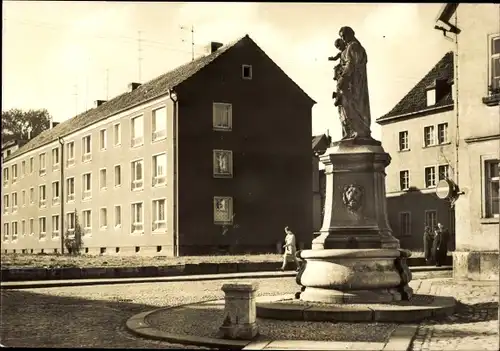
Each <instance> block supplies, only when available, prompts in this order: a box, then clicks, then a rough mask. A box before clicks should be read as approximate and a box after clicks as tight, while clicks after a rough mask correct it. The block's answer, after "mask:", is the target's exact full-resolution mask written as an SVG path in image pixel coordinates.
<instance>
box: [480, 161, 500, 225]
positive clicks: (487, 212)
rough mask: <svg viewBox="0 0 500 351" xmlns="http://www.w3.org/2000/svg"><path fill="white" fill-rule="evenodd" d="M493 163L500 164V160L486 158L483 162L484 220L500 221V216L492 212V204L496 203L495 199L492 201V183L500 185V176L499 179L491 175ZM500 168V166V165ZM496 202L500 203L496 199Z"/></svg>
mask: <svg viewBox="0 0 500 351" xmlns="http://www.w3.org/2000/svg"><path fill="white" fill-rule="evenodd" d="M493 163H499V164H500V160H499V159H497V158H494V157H487V158H486V157H484V158H483V160H482V170H483V176H482V183H483V201H482V202H483V206H482V207H483V218H495V219H498V218H500V214H498V213H493V210H492V203H493V201H495V200H494V199H491V184H492V183H499V182H500V176H497V177H492V176H491V173H490V165H491V164H493ZM499 167H500V165H499ZM496 201H497V202H498V201H500V200H499V199H496Z"/></svg>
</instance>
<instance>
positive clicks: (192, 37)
mask: <svg viewBox="0 0 500 351" xmlns="http://www.w3.org/2000/svg"><path fill="white" fill-rule="evenodd" d="M181 29H182V30H189V31H190V32H191V61H194V26H191V29H189V28H188V27H185V26H181ZM182 42H183V43H185V42H186V40H185V39H182Z"/></svg>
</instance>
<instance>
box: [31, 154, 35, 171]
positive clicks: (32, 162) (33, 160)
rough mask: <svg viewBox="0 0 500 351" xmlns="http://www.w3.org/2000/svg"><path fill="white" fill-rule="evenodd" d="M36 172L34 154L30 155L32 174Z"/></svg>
mask: <svg viewBox="0 0 500 351" xmlns="http://www.w3.org/2000/svg"><path fill="white" fill-rule="evenodd" d="M34 172H35V158H34V157H33V156H31V157H30V174H33V173H34Z"/></svg>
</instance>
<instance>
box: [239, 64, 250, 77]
mask: <svg viewBox="0 0 500 351" xmlns="http://www.w3.org/2000/svg"><path fill="white" fill-rule="evenodd" d="M241 75H242V77H243V79H252V66H250V65H242V66H241Z"/></svg>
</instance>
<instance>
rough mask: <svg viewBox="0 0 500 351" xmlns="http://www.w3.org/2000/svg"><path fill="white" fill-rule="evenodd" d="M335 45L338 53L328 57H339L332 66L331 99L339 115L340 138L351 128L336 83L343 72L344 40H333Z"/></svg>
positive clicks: (333, 59) (346, 135)
mask: <svg viewBox="0 0 500 351" xmlns="http://www.w3.org/2000/svg"><path fill="white" fill-rule="evenodd" d="M335 47H336V48H337V49H338V50H339V53H338V54H337V55H335V56H334V57H329V58H328V60H329V61H336V60H338V59H339V58H340V63H339V64H338V65H337V66H335V67H334V69H333V71H334V77H333V79H334V80H336V81H337V91H334V92H333V93H332V99H333V100H334V103H333V104H334V105H335V106H337V108H338V112H339V116H340V123H341V125H342V138H343V139H344V138H346V137H348V136H349V135H351V134H352V130H351V128H350V126H349V120H348V119H347V118H346V115H345V113H344V109H343V108H342V106H341V101H342V86H341V85H340V84H339V83H338V82H339V80H340V77H341V76H342V72H343V66H344V65H345V52H346V51H345V48H346V45H345V42H344V41H343V40H342V39H337V40H335Z"/></svg>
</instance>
